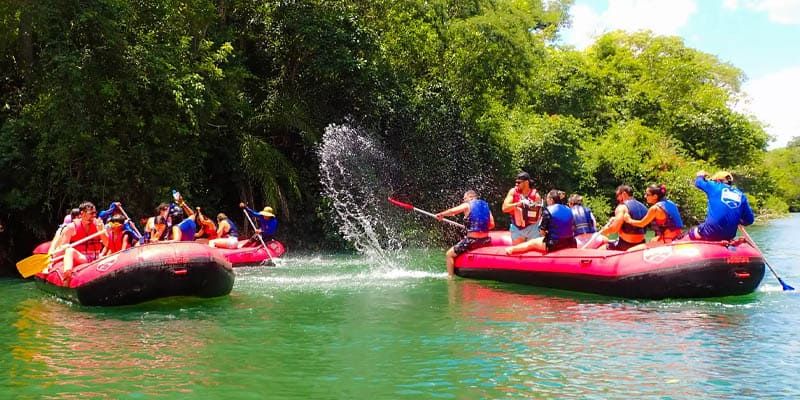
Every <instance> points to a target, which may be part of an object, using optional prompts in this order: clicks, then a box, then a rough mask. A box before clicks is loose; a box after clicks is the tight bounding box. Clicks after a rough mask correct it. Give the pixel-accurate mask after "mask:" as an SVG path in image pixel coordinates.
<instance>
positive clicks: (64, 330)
mask: <svg viewBox="0 0 800 400" xmlns="http://www.w3.org/2000/svg"><path fill="white" fill-rule="evenodd" d="M220 301H222V302H224V300H212V301H210V302H208V301H206V302H203V303H199V302H198V303H196V304H192V300H189V303H188V306H189V307H201V308H202V312H199V313H198V312H192V310H191V309H187V308H184V307H186V306H187V303H186V302H182V303H181V304H180V305H177V304H172V305H170V301H165V302H161V303H160V307H161V308H158V307H154V306H153V305H152V304H150V305H147V304H146V305H144V306H142V308H139V309H131V308H127V309H126V308H121V309H116V310H115V311H113V312H107V311H106V310H104V309H97V308H95V309H86V308H83V307H79V306H76V305H71V304H69V303H65V302H62V301H60V300H56V299H53V298H42V299H28V300H24V301H22V302H21V303H19V304H18V307H17V314H18V319H17V321H16V322H15V323H14V325H13V326H14V328H15V329H16V331H17V340H16V341H14V342H13V343H12V344H11V345H10V350H11V354H12V355H13V358H14V361H15V362H14V365H15V366H17V365H19V366H24V368H19V369H15V370H14V372H13V374H12V376H11V379H10V382H9V383H10V384H11V385H12V386H17V385H23V384H30V383H33V382H36V383H37V384H38V385H41V386H42V387H44V388H52V389H58V388H59V387H63V388H67V389H69V390H70V391H75V392H76V394H80V395H81V396H92V395H93V393H92V388H93V387H104V388H106V389H107V388H114V389H113V390H112V391H111V393H119V394H123V393H125V394H127V393H130V392H131V391H133V392H138V393H140V394H143V395H156V394H158V393H161V392H162V391H164V390H167V391H177V392H182V391H190V390H189V389H188V386H189V382H191V381H192V380H193V376H196V375H198V374H202V375H204V376H205V375H207V374H209V373H212V375H209V376H213V372H214V371H213V370H211V371H209V370H203V369H205V368H197V367H198V364H199V363H202V360H203V359H204V358H205V357H208V356H211V355H212V354H207V353H206V352H205V351H204V349H205V348H206V345H207V342H208V341H209V340H214V339H215V338H214V330H215V324H214V322H213V321H211V320H208V319H205V318H204V317H203V316H204V315H205V316H210V315H213V313H214V308H215V307H216V305H215V304H214V302H220ZM82 308H83V310H81V309H82ZM148 308H151V309H150V310H149V311H147V310H148ZM143 310H144V311H143ZM186 318H190V319H191V320H192V321H191V323H187V321H186ZM133 371H136V374H135V376H134V375H132V372H133ZM201 371H202V372H201ZM170 376H173V377H175V378H179V379H163V378H164V377H170ZM134 377H135V378H136V379H135V380H131V379H132V378H134ZM203 379H207V378H203ZM145 381H146V382H147V384H144V382H145ZM105 393H106V394H108V393H109V392H108V391H106V392H105Z"/></svg>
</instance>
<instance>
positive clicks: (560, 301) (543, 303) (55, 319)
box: [0, 214, 800, 399]
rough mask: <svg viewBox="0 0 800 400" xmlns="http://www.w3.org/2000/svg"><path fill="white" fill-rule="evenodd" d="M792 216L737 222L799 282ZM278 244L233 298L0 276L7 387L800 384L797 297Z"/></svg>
mask: <svg viewBox="0 0 800 400" xmlns="http://www.w3.org/2000/svg"><path fill="white" fill-rule="evenodd" d="M798 227H800V215H798V214H793V215H792V216H791V217H789V218H786V219H782V220H777V221H773V222H771V223H770V224H769V225H765V226H755V227H751V228H750V229H749V232H750V234H751V235H752V236H753V238H754V239H755V240H756V241H757V242H758V243H759V245H760V247H761V249H762V250H763V251H764V253H765V255H766V256H767V258H768V260H769V261H770V262H771V264H772V266H773V268H775V270H776V271H777V273H778V274H779V275H780V276H781V277H782V278H783V279H784V281H785V282H787V283H788V284H790V285H793V286H795V287H798V288H799V289H800V267H799V265H798V264H800V262H798V260H800V246H798V245H797V244H796V242H794V240H793V239H794V235H796V234H797V229H798ZM392 264H394V265H385V263H379V262H374V261H369V260H368V259H366V258H362V257H358V256H341V255H320V256H316V255H314V256H302V255H292V254H291V253H289V257H288V258H286V259H285V260H282V262H281V265H279V266H278V267H275V268H246V269H241V270H237V277H236V284H235V286H234V288H233V292H232V293H231V295H230V296H228V297H224V298H220V299H211V300H190V299H169V300H162V301H158V302H152V303H147V304H142V305H138V306H129V307H122V308H92V307H82V306H78V305H75V304H71V303H68V302H65V301H62V300H58V299H56V298H54V297H51V296H50V295H47V294H44V293H43V292H40V291H39V290H38V289H37V288H36V286H35V285H34V284H32V283H30V282H23V281H21V280H17V279H6V280H0V346H2V351H1V352H0V393H2V397H3V398H9V399H11V398H14V399H40V398H45V399H47V398H54V399H73V398H74V399H78V398H81V399H84V398H114V399H147V398H174V399H187V398H224V399H263V398H275V399H377V398H381V399H402V398H418V399H435V398H443V399H474V398H585V399H608V398H618V399H629V398H659V399H662V398H667V399H670V398H674V399H683V398H703V399H707V398H719V399H736V398H800V339H799V338H798V333H800V312H798V310H799V309H800V294H798V292H784V291H782V290H781V287H780V285H779V284H778V283H777V281H776V280H775V278H774V277H773V276H772V275H771V274H769V272H768V273H767V275H766V276H765V278H764V281H763V282H762V284H761V286H760V287H759V289H758V290H757V291H756V293H754V294H752V295H748V296H741V297H732V298H723V299H711V300H691V301H674V300H666V301H633V300H620V299H615V298H608V297H602V296H594V295H586V294H580V293H573V292H565V291H553V290H546V289H537V288H531V287H526V286H519V285H512V284H502V283H496V282H487V281H483V282H478V281H471V280H465V279H460V278H458V279H455V280H448V279H447V277H446V275H445V274H444V273H443V271H444V258H443V256H442V252H441V251H427V250H425V251H423V250H418V251H407V252H405V253H403V255H402V257H400V258H399V259H397V260H396V261H395V262H392Z"/></svg>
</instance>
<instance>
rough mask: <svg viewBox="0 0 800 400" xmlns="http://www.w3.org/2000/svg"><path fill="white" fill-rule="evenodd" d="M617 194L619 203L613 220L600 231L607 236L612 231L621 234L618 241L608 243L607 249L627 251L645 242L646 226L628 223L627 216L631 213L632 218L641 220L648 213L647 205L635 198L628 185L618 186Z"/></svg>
mask: <svg viewBox="0 0 800 400" xmlns="http://www.w3.org/2000/svg"><path fill="white" fill-rule="evenodd" d="M616 195H617V202H618V203H619V205H617V208H616V209H615V210H614V217H613V221H612V222H611V225H609V226H607V227H606V228H605V229H603V230H602V231H600V234H601V235H605V236H608V234H610V233H617V234H619V237H618V238H617V240H616V241H614V242H609V243H608V245H607V249H608V250H620V251H625V250H628V249H630V248H631V247H633V246H636V245H639V244H642V243H644V228H638V227H635V226H633V225H631V224H629V223H626V222H625V216H626V215H630V218H632V219H636V220H640V219H642V218H644V216H645V215H647V207H645V206H644V204H642V203H640V202H639V200H636V199H634V198H633V189H631V187H630V186H628V185H620V186H618V187H617V193H616Z"/></svg>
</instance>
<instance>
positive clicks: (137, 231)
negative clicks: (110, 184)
mask: <svg viewBox="0 0 800 400" xmlns="http://www.w3.org/2000/svg"><path fill="white" fill-rule="evenodd" d="M117 207H119V210H120V211H121V212H122V215H124V216H125V219H127V220H128V221H131V227H133V231H134V232H136V234H137V235H139V237H140V238H141V237H142V233H141V232H139V229H137V228H136V223H135V222H133V220H131V217H129V216H128V213H126V212H125V209H124V208H122V204H120V205H118V206H117Z"/></svg>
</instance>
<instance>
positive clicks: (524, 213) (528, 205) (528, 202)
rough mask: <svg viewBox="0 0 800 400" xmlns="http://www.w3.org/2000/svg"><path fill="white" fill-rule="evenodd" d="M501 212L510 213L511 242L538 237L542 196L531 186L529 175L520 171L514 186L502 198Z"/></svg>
mask: <svg viewBox="0 0 800 400" xmlns="http://www.w3.org/2000/svg"><path fill="white" fill-rule="evenodd" d="M503 212H504V213H506V214H511V226H509V228H508V230H509V232H511V244H519V243H522V242H524V241H527V240H530V239H533V238H537V237H539V222H540V221H541V217H542V197H541V196H539V193H538V192H536V189H534V188H532V187H531V176H530V175H528V173H527V172H520V173H519V174H517V178H516V180H515V181H514V187H513V188H511V190H509V191H508V194H507V195H506V198H505V200H503Z"/></svg>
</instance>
